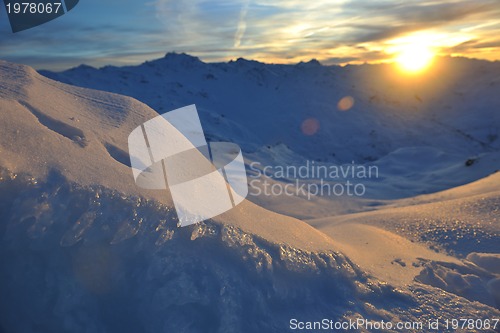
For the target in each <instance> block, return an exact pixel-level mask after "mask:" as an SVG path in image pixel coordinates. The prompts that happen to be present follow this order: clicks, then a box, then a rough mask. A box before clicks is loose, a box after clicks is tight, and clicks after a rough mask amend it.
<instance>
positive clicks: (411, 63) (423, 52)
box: [396, 44, 434, 73]
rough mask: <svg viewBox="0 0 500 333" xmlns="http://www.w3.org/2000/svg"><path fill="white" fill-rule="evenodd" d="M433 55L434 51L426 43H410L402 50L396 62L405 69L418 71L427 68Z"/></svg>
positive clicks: (413, 71)
mask: <svg viewBox="0 0 500 333" xmlns="http://www.w3.org/2000/svg"><path fill="white" fill-rule="evenodd" d="M433 57H434V54H433V52H432V51H431V50H430V49H429V48H428V47H426V46H424V45H419V44H416V45H408V46H405V47H404V48H403V49H402V50H401V51H400V53H399V54H398V56H397V57H396V62H397V63H398V65H399V67H401V68H402V69H403V70H404V71H406V72H411V73H416V72H420V71H422V70H423V69H425V68H427V67H428V66H429V65H430V63H431V62H432V58H433Z"/></svg>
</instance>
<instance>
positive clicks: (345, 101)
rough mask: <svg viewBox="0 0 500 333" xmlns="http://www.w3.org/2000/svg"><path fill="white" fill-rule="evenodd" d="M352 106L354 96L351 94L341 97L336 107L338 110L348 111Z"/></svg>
mask: <svg viewBox="0 0 500 333" xmlns="http://www.w3.org/2000/svg"><path fill="white" fill-rule="evenodd" d="M353 106H354V98H352V97H351V96H345V97H343V98H342V99H341V100H340V101H339V102H338V104H337V108H338V109H339V110H340V111H348V110H349V109H351V108H352V107H353Z"/></svg>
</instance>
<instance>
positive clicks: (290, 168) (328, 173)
mask: <svg viewBox="0 0 500 333" xmlns="http://www.w3.org/2000/svg"><path fill="white" fill-rule="evenodd" d="M249 169H250V170H249V175H248V178H249V193H248V194H249V195H252V196H262V195H264V196H282V195H285V196H298V197H303V198H306V199H307V200H311V199H312V198H313V197H318V196H319V197H332V196H333V197H341V196H349V197H362V196H364V195H365V194H366V192H367V187H366V182H367V181H369V180H374V179H378V178H379V169H378V166H376V165H364V164H356V163H355V162H354V161H353V162H351V163H350V164H342V165H336V164H319V163H317V162H315V161H309V160H308V161H305V162H304V163H302V164H298V165H263V164H261V163H260V162H252V163H250V165H249Z"/></svg>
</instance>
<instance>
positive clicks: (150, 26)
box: [0, 0, 500, 68]
mask: <svg viewBox="0 0 500 333" xmlns="http://www.w3.org/2000/svg"><path fill="white" fill-rule="evenodd" d="M497 1H498V0H475V1H469V0H453V1H448V2H439V1H435V0H406V1H402V0H383V1H377V2H375V1H371V0H339V1H333V0H316V1H302V0H149V2H141V1H134V0H120V1H118V0H113V1H111V0H108V1H104V2H103V1H101V0H86V1H85V2H83V3H81V4H80V5H79V7H78V9H75V11H73V12H74V13H72V14H69V15H65V16H64V17H62V18H61V19H60V20H56V21H54V22H51V23H49V24H47V25H44V26H41V27H38V28H35V29H31V30H29V31H26V32H25V33H21V34H8V33H7V34H4V36H2V42H1V44H0V54H1V57H3V58H8V59H11V60H15V59H16V58H17V59H22V61H26V63H28V64H34V63H36V66H37V67H40V66H42V65H43V62H44V61H43V59H44V57H45V58H46V59H47V60H46V64H47V66H46V67H49V68H51V67H54V66H55V64H57V63H58V61H59V64H60V66H62V64H64V66H66V65H70V64H72V61H71V59H74V61H73V62H74V64H73V65H78V64H79V62H86V63H89V64H91V65H94V66H96V65H97V66H99V65H103V64H105V62H106V61H108V62H109V63H114V64H123V63H129V62H132V61H137V62H141V61H144V60H148V59H150V58H147V57H151V56H154V55H156V54H158V55H160V54H164V53H166V52H167V51H178V52H186V53H190V54H193V55H196V56H199V57H200V58H201V59H203V60H205V61H222V60H229V59H235V58H238V57H244V58H248V59H256V60H259V61H264V62H283V63H290V62H298V61H307V60H309V59H312V58H316V59H318V60H320V61H322V62H324V63H345V62H364V61H374V62H376V61H381V60H387V59H388V58H389V57H390V55H388V54H387V53H386V52H385V51H384V50H385V49H386V48H387V46H388V45H389V44H390V43H393V42H394V40H396V39H398V38H402V37H405V36H410V35H412V34H415V33H421V32H425V33H430V34H433V35H436V36H437V35H439V36H440V39H439V40H438V41H437V42H436V43H437V44H439V43H442V45H441V46H440V47H439V49H440V50H441V51H442V52H443V53H446V52H449V53H457V54H460V55H467V54H469V52H470V54H474V55H475V56H477V55H479V56H481V57H484V58H487V59H499V58H500V47H499V46H498V42H499V40H500V37H499V36H500V33H499V32H500V6H498V2H497ZM96 8H97V9H99V10H96ZM495 22H496V23H495ZM2 24H3V25H4V26H2ZM3 28H7V27H6V25H5V23H1V22H0V29H3ZM4 30H6V29H4ZM468 41H470V43H468V44H467V43H465V42H468ZM463 43H465V44H463ZM29 59H32V62H30V60H29ZM77 62H78V63H77Z"/></svg>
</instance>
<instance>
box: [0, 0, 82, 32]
mask: <svg viewBox="0 0 500 333" xmlns="http://www.w3.org/2000/svg"><path fill="white" fill-rule="evenodd" d="M79 1H80V0H38V1H34V0H31V1H30V0H4V4H5V10H6V11H7V16H8V17H9V22H10V27H11V28H12V32H19V31H23V30H27V29H31V28H34V27H36V26H39V25H41V24H44V23H47V22H49V21H52V20H54V19H56V18H58V17H60V16H63V15H64V14H66V13H67V12H69V11H70V10H72V9H73V8H75V6H76V5H77V4H78V2H79Z"/></svg>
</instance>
